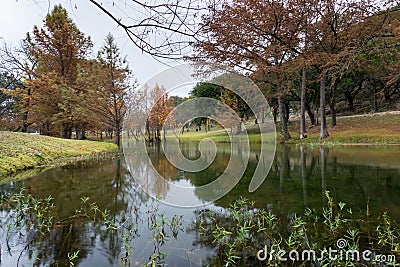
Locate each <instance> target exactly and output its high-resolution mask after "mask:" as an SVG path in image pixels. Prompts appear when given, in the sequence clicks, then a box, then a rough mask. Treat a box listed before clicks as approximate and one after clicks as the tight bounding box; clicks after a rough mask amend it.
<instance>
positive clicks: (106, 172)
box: [2, 158, 147, 266]
mask: <svg viewBox="0 0 400 267" xmlns="http://www.w3.org/2000/svg"><path fill="white" fill-rule="evenodd" d="M122 162H123V159H122V160H121V159H120V158H117V159H114V160H108V161H102V162H99V163H98V164H97V163H94V164H91V165H89V166H86V167H85V168H76V169H72V170H68V171H64V170H65V168H64V169H63V168H61V169H54V170H51V171H50V173H47V172H46V173H47V174H48V177H46V176H45V174H46V173H43V177H35V178H34V179H32V180H29V181H26V182H24V183H23V185H25V186H27V187H28V188H30V191H31V193H32V195H33V196H34V197H41V196H42V195H46V193H47V192H48V191H51V189H53V191H52V192H53V194H52V195H54V196H55V200H54V202H55V203H56V214H55V215H56V220H57V221H59V223H57V224H56V225H55V226H54V227H53V229H51V231H50V232H49V233H48V234H46V235H44V236H39V235H37V234H36V233H35V229H31V230H28V231H26V234H25V235H24V236H19V237H18V238H19V239H20V240H19V241H18V242H17V243H15V245H16V247H15V248H14V249H17V250H18V249H20V250H23V249H24V250H25V251H22V252H21V256H22V258H24V257H26V258H25V260H27V259H30V260H29V261H34V262H35V263H34V265H57V266H58V265H59V264H61V265H68V254H70V255H72V253H74V252H77V251H78V250H79V253H78V257H77V258H76V259H74V263H75V264H76V263H77V262H79V261H81V260H82V259H85V258H87V257H89V255H92V256H93V253H94V251H93V248H94V246H95V245H96V244H100V245H101V246H102V247H103V249H102V250H103V256H104V257H106V258H107V259H108V260H109V261H110V263H111V262H115V261H118V260H119V255H120V253H121V251H122V248H121V246H122V244H123V240H121V237H122V236H123V235H122V232H123V231H126V230H127V229H128V228H129V227H131V226H132V225H136V226H137V224H138V222H139V220H140V218H139V212H138V208H137V207H139V206H140V205H142V204H143V203H145V202H146V201H147V196H146V195H144V194H143V193H142V192H141V191H140V190H138V189H137V188H136V187H135V186H133V185H134V181H133V179H132V177H131V176H130V175H129V174H128V173H127V172H126V168H125V167H124V166H122ZM57 172H58V173H60V172H61V174H59V175H58V176H57ZM39 178H42V179H43V180H45V181H42V179H39ZM46 180H47V183H46ZM102 183H103V184H104V186H99V184H102ZM57 185H58V186H59V187H57ZM17 187H18V186H16V188H17ZM54 189H55V190H54ZM39 192H40V193H39ZM54 192H55V194H54ZM47 195H48V194H47ZM82 196H89V199H90V200H89V201H88V202H90V203H94V202H95V203H96V204H97V205H98V208H99V210H101V211H104V210H108V216H107V220H106V221H104V220H102V219H103V218H102V217H101V214H100V212H98V214H97V216H96V217H97V219H96V220H95V221H92V218H87V217H86V216H76V213H75V210H79V209H80V208H81V207H82V200H81V197H82ZM60 203H62V204H61V206H62V207H64V206H66V207H68V209H67V210H63V209H60ZM88 204H89V203H88ZM85 207H86V206H85ZM86 209H87V207H86ZM72 211H74V212H72ZM4 217H5V216H3V218H4ZM99 219H100V221H99ZM88 221H92V222H88ZM122 224H123V225H124V227H115V228H117V229H114V230H113V229H112V227H110V228H109V229H108V230H107V231H105V227H107V226H110V225H115V226H120V225H122ZM2 225H7V222H5V221H3V220H2ZM129 230H132V231H131V235H132V237H134V236H135V235H136V234H137V232H136V233H135V229H129ZM32 231H33V232H32ZM15 234H18V235H19V233H18V231H17V232H15ZM11 240H12V239H11ZM14 240H17V237H15V238H14ZM18 244H20V245H18ZM22 244H29V246H26V247H25V248H24V247H23V245H22ZM33 251H35V254H32V252H33ZM34 255H36V256H35V257H34ZM14 257H15V255H13V259H14ZM17 257H18V256H17ZM15 261H16V260H15Z"/></svg>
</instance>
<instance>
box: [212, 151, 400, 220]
mask: <svg viewBox="0 0 400 267" xmlns="http://www.w3.org/2000/svg"><path fill="white" fill-rule="evenodd" d="M330 150H332V149H330ZM254 153H255V152H254V150H252V151H251V153H250V160H249V165H248V168H247V170H246V172H245V174H244V176H243V178H242V179H241V180H240V181H239V183H238V184H237V185H236V187H235V188H234V189H233V190H232V191H231V192H230V193H229V194H228V195H226V196H225V197H223V198H222V199H220V200H218V201H217V203H218V205H221V206H223V207H228V206H229V205H230V203H232V202H233V201H235V200H236V199H238V198H239V197H240V196H244V197H248V198H250V199H253V200H255V201H256V206H258V207H268V208H273V209H274V210H276V211H278V210H285V211H292V212H302V211H304V209H305V208H306V207H310V208H317V209H322V206H323V205H324V203H325V201H326V199H325V195H324V193H323V192H324V190H329V191H331V194H332V195H333V197H334V198H336V199H342V200H343V201H344V202H346V203H349V205H352V207H353V208H355V209H357V210H360V209H365V207H366V205H367V203H369V204H370V205H371V207H375V211H381V210H382V207H385V206H388V205H390V206H391V207H393V209H392V210H391V213H392V214H393V215H394V214H396V215H395V217H396V218H400V210H399V209H398V208H395V205H396V204H395V203H398V201H400V199H399V196H400V194H399V191H400V187H399V185H400V177H399V176H398V174H397V173H398V172H399V170H398V169H390V168H382V167H375V166H373V164H374V163H373V162H371V165H372V166H365V165H357V164H349V163H346V162H343V161H341V158H340V157H339V156H338V155H335V156H331V153H330V151H329V153H328V148H324V147H321V148H320V147H318V148H310V147H298V148H295V147H294V146H292V147H290V146H289V147H288V146H278V147H277V150H276V153H275V159H274V162H273V164H272V166H271V170H270V172H269V173H268V176H267V179H266V180H265V181H264V183H263V184H262V185H261V186H260V188H259V189H258V190H257V191H256V192H254V193H252V194H251V193H249V192H248V185H249V183H250V180H251V178H252V175H253V172H254V169H255V167H256V165H257V163H259V160H258V157H257V153H255V154H254ZM377 170H379V171H378V172H377ZM387 177H389V178H387ZM396 185H397V186H396Z"/></svg>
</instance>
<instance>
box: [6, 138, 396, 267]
mask: <svg viewBox="0 0 400 267" xmlns="http://www.w3.org/2000/svg"><path fill="white" fill-rule="evenodd" d="M217 148H218V150H217V154H216V157H215V160H214V162H213V164H211V165H210V167H208V168H207V169H205V170H204V171H201V172H198V173H191V172H185V171H182V170H179V169H177V168H175V167H174V166H173V165H171V164H170V163H169V162H168V161H167V159H166V158H165V156H164V155H163V153H162V152H161V151H162V150H161V148H160V147H158V146H153V147H149V148H148V155H149V157H150V160H149V158H148V157H147V156H146V153H145V154H143V153H136V154H135V155H127V157H130V160H127V162H128V165H129V166H127V164H126V161H125V159H124V158H123V157H120V158H115V159H107V160H102V161H99V162H92V163H88V164H84V165H81V164H77V165H73V166H66V167H60V168H55V169H51V170H48V171H45V172H42V173H40V174H38V175H36V176H34V177H32V178H30V179H28V180H25V181H19V182H9V183H6V184H2V185H1V186H0V191H1V193H2V194H7V195H9V194H13V193H17V192H19V191H20V189H21V188H26V189H27V191H28V192H30V193H31V194H32V195H33V196H34V197H43V198H44V197H46V196H48V195H52V196H53V197H54V203H55V206H56V212H57V216H56V217H57V219H58V220H63V219H64V218H69V217H71V216H73V215H74V214H75V211H76V210H77V209H79V208H80V207H81V205H82V201H81V198H82V197H89V198H90V201H91V202H95V203H97V205H98V207H99V209H100V210H105V209H107V210H108V211H109V218H111V220H112V221H113V222H115V224H116V225H118V226H119V227H118V229H115V230H113V231H109V230H106V226H105V225H106V224H107V222H105V221H98V220H97V221H96V222H90V220H89V219H87V220H85V219H83V220H77V221H72V222H69V223H65V224H64V223H63V224H60V225H55V226H54V228H53V229H52V230H51V232H50V233H49V234H46V235H45V236H44V237H38V236H36V235H35V234H32V231H29V230H28V229H25V230H26V231H25V232H24V233H25V235H23V236H22V235H20V234H18V233H17V231H14V232H13V231H10V230H7V227H6V226H7V222H9V216H10V215H11V214H12V213H13V211H12V210H11V211H10V210H3V211H2V212H1V225H2V227H1V228H0V232H1V239H0V240H1V266H16V264H17V263H18V264H19V265H20V266H23V265H24V266H31V265H35V266H41V265H43V266H48V265H53V266H66V265H68V253H69V254H70V255H71V253H73V252H76V251H78V250H79V253H78V254H77V258H76V259H74V263H75V265H77V266H120V265H121V264H122V263H124V261H123V260H124V257H125V256H126V255H127V254H126V253H127V247H128V246H127V245H129V246H130V247H131V248H132V249H131V250H129V253H128V254H129V263H130V265H131V266H136V265H137V266H143V264H145V263H147V262H149V261H151V259H152V258H151V256H152V255H153V256H154V253H160V252H162V253H166V254H165V259H164V261H163V262H164V263H165V264H168V265H169V266H204V265H206V264H207V263H208V262H211V261H212V258H213V256H214V255H215V251H214V249H213V248H211V247H207V246H206V245H205V244H202V243H201V242H199V239H198V233H197V232H196V229H195V227H194V226H193V224H194V221H195V220H196V214H197V213H199V212H200V211H201V210H202V209H225V208H227V207H229V206H230V205H231V204H232V202H233V201H234V200H236V199H238V198H239V197H241V196H243V197H246V198H249V199H252V200H255V205H256V206H257V207H260V208H266V209H268V210H271V211H273V212H276V213H283V214H294V213H296V214H301V213H303V211H304V209H305V208H307V207H309V208H312V209H316V210H321V209H322V207H323V206H324V205H326V198H325V195H324V192H325V191H326V190H329V191H330V194H331V195H332V196H333V197H334V198H335V199H337V200H340V201H343V202H346V203H347V204H348V205H349V207H351V208H352V209H353V210H355V211H360V212H366V211H367V209H368V211H369V212H371V214H372V215H373V216H376V215H377V214H379V213H382V212H384V211H388V212H389V214H390V215H391V216H392V217H393V218H394V219H396V220H397V221H400V205H399V203H400V147H396V146H393V147H365V146H354V147H337V148H323V147H321V148H320V147H317V148H305V147H301V146H278V147H277V150H276V154H275V158H274V161H273V163H272V167H271V169H270V172H269V174H268V176H267V179H266V181H265V182H264V183H263V184H262V185H261V186H260V188H259V189H258V190H257V191H255V192H254V193H249V192H248V186H249V182H250V180H251V178H252V174H253V172H254V169H255V167H256V165H257V164H258V163H260V162H261V163H262V159H260V158H259V155H260V154H259V150H260V148H259V145H252V146H251V149H250V151H247V152H248V156H249V164H248V168H247V169H246V172H245V175H244V177H243V178H242V179H241V180H240V181H239V182H238V184H237V185H236V186H235V187H234V189H233V190H232V191H231V192H230V193H229V194H228V195H226V196H225V197H223V198H222V199H220V200H217V201H215V202H214V203H212V204H209V205H207V206H200V207H198V208H195V209H194V208H192V209H188V208H177V207H172V206H168V205H165V204H160V203H159V202H157V201H156V200H154V199H153V198H152V197H150V196H149V195H148V194H147V193H145V192H144V191H143V190H142V187H141V186H147V188H146V190H148V191H151V192H152V194H154V195H157V196H159V197H160V198H165V197H167V196H171V195H173V194H174V192H173V191H171V189H170V188H171V186H170V184H171V183H174V184H180V185H184V186H200V185H204V184H207V183H209V182H211V181H213V180H214V179H215V178H216V177H218V176H219V175H220V174H221V173H222V172H223V171H224V168H225V167H226V166H227V165H228V162H229V159H230V153H231V148H230V145H229V144H218V145H217ZM182 152H183V154H184V155H186V156H187V157H188V158H191V159H196V158H198V157H199V156H200V155H199V151H198V150H197V144H194V143H187V144H184V145H182ZM244 152H246V151H244ZM244 152H240V153H244ZM233 153H239V152H238V151H236V150H234V152H233ZM150 164H151V165H152V166H154V167H155V168H156V169H157V170H158V172H159V173H160V174H162V175H163V176H164V177H166V178H167V181H166V182H163V183H158V184H157V183H154V179H153V177H152V176H154V175H156V174H155V173H154V170H152V168H151V166H150ZM266 165H268V164H266ZM128 167H129V170H130V172H129V171H128V170H127V169H128ZM265 168H266V169H268V166H266V167H265ZM137 181H140V183H141V186H139V185H138V183H137ZM177 197H182V198H185V197H186V198H192V199H194V200H196V201H198V203H199V204H201V203H205V202H207V200H208V196H207V195H206V194H204V192H199V191H196V189H194V190H193V191H192V192H191V194H190V196H177ZM154 211H155V212H154ZM154 214H159V215H160V216H161V217H162V216H165V218H166V220H169V221H171V220H172V219H171V218H173V216H175V215H177V216H178V217H179V218H180V217H181V216H183V217H182V219H181V221H180V222H182V224H181V225H180V226H179V227H178V228H179V230H178V231H177V232H174V231H173V230H171V228H170V227H165V236H166V238H165V239H164V240H163V242H157V240H155V239H154V235H155V231H156V230H155V229H154V228H153V229H152V227H151V225H152V219H154V218H155V217H154ZM161 217H157V218H161ZM128 226H129V227H128ZM127 233H129V236H128V237H129V238H128V237H127Z"/></svg>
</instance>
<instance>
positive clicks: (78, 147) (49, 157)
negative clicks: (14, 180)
mask: <svg viewBox="0 0 400 267" xmlns="http://www.w3.org/2000/svg"><path fill="white" fill-rule="evenodd" d="M116 150H117V146H116V145H114V144H110V143H103V142H95V141H80V140H67V139H60V138H54V137H49V136H41V135H30V134H24V133H12V132H0V178H1V177H4V176H7V175H10V174H13V173H16V172H17V171H21V170H27V169H31V168H35V167H38V166H47V165H61V164H62V163H63V162H68V161H71V160H72V159H84V158H87V157H91V156H93V155H95V154H96V153H103V152H110V151H116Z"/></svg>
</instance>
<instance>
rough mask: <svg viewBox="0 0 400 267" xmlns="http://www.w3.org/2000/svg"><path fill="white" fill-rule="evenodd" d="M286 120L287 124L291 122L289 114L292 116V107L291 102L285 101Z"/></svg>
mask: <svg viewBox="0 0 400 267" xmlns="http://www.w3.org/2000/svg"><path fill="white" fill-rule="evenodd" d="M284 106H285V120H286V125H287V124H289V116H290V109H289V103H288V102H285V105H284Z"/></svg>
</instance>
